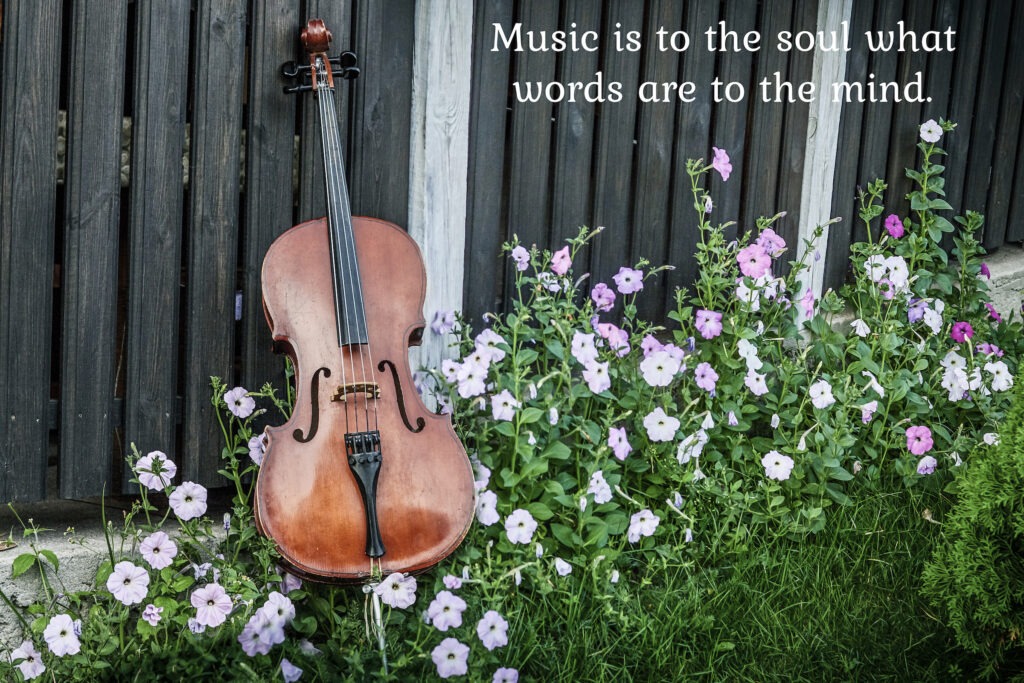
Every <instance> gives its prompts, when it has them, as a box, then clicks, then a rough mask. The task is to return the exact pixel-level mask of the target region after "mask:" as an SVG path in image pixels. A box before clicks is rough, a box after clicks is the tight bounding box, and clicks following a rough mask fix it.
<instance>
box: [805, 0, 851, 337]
mask: <svg viewBox="0 0 1024 683" xmlns="http://www.w3.org/2000/svg"><path fill="white" fill-rule="evenodd" d="M851 2H852V0H824V1H823V2H821V3H819V4H817V7H816V8H815V7H813V6H812V5H811V4H810V3H807V4H806V5H804V6H803V7H801V8H800V9H799V10H798V12H799V14H800V15H801V17H802V21H801V23H803V21H807V20H809V16H807V14H809V13H810V12H812V11H815V9H816V12H815V15H816V19H815V22H816V24H817V30H818V32H821V33H824V34H828V33H829V32H830V31H835V32H837V33H838V32H839V31H840V30H841V27H842V25H843V22H844V21H849V19H850V12H851ZM845 73H846V55H845V53H843V52H825V51H817V52H816V53H815V54H814V57H813V66H812V75H811V80H812V81H813V82H815V83H816V84H817V91H818V92H819V93H820V92H821V91H822V90H827V88H828V85H829V84H830V83H836V82H841V81H842V80H843V76H844V75H845ZM841 106H842V104H841V103H838V102H833V101H832V98H831V97H818V98H817V99H816V100H815V101H814V103H813V104H812V105H810V106H809V112H810V119H809V121H808V123H807V126H806V137H805V138H804V139H805V140H806V146H805V148H804V154H803V157H804V158H803V178H802V180H803V183H802V193H801V194H802V196H801V197H800V213H799V216H798V218H797V220H798V221H799V226H800V232H799V234H798V236H797V237H798V240H797V244H795V245H792V247H791V252H790V253H793V254H795V255H796V257H797V259H799V260H803V261H804V262H805V263H807V265H808V269H807V270H804V271H801V272H800V274H799V275H798V277H799V281H800V282H801V283H802V284H803V286H804V291H807V290H808V289H809V290H810V291H812V292H814V296H815V297H816V298H820V297H821V295H822V292H823V284H824V274H825V262H824V260H823V259H822V258H821V256H822V254H821V252H822V251H823V250H824V249H825V246H826V245H825V243H824V242H823V241H816V240H815V231H816V229H817V227H818V226H819V225H824V224H825V223H827V222H828V221H829V219H830V218H831V217H832V201H831V199H832V187H831V185H830V183H831V182H832V179H833V178H834V177H835V165H836V159H837V147H838V145H837V142H838V140H839V118H840V107H841ZM790 244H792V242H790ZM812 250H813V251H812ZM808 252H811V253H808ZM794 294H798V293H796V292H794ZM798 311H799V313H798V315H800V316H801V319H803V318H804V317H806V316H805V314H804V309H803V307H800V308H799V309H798Z"/></svg>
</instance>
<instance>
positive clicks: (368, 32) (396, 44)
mask: <svg viewBox="0 0 1024 683" xmlns="http://www.w3.org/2000/svg"><path fill="white" fill-rule="evenodd" d="M357 8H358V16H357V23H356V33H355V37H356V43H355V50H356V53H357V54H358V55H359V56H360V59H361V60H362V63H363V72H362V74H361V75H360V76H359V78H358V79H356V80H355V81H354V83H353V86H354V87H353V88H352V90H351V93H344V92H343V93H341V96H342V97H343V98H344V97H351V98H352V100H353V101H352V103H351V106H350V111H352V144H351V146H350V149H351V152H350V153H349V155H350V156H351V157H352V160H351V164H350V166H351V168H352V172H351V173H350V174H349V185H350V186H351V193H350V194H351V196H352V212H353V214H356V215H362V216H373V217H375V218H380V219H383V220H386V221H390V222H392V223H394V224H396V225H399V226H401V227H402V228H406V226H407V224H408V222H409V156H410V154H411V152H410V148H409V144H410V138H409V130H410V128H411V126H412V119H411V114H412V88H411V87H410V83H412V55H413V50H412V46H413V43H414V23H415V22H414V20H415V14H416V12H415V3H411V2H408V1H407V0H377V1H375V2H368V3H357Z"/></svg>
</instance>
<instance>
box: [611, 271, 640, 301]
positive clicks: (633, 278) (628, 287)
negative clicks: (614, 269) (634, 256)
mask: <svg viewBox="0 0 1024 683" xmlns="http://www.w3.org/2000/svg"><path fill="white" fill-rule="evenodd" d="M612 279H613V280H615V287H616V289H618V290H619V293H620V294H635V293H636V292H639V291H640V290H641V289H643V288H644V273H643V271H642V270H636V269H635V268H627V267H625V266H623V267H621V268H619V272H618V273H616V274H615V276H614V277H613V278H612Z"/></svg>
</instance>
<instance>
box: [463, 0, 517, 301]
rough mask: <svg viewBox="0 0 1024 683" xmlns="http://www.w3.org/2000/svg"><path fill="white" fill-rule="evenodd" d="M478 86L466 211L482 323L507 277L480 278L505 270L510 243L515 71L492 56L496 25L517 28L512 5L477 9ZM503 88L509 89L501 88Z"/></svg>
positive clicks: (469, 288) (502, 1)
mask: <svg viewBox="0 0 1024 683" xmlns="http://www.w3.org/2000/svg"><path fill="white" fill-rule="evenodd" d="M473 21H474V24H475V28H474V41H473V85H472V97H471V100H470V121H469V178H468V181H469V187H468V190H467V192H468V200H467V204H468V206H467V211H466V269H465V270H466V275H465V281H466V283H467V284H466V288H465V294H464V296H463V306H464V310H465V311H466V312H467V313H469V314H470V315H472V316H474V317H476V318H477V319H479V316H480V315H482V314H483V313H484V312H486V311H496V310H498V308H497V307H498V302H499V298H500V296H501V282H502V279H501V278H497V277H480V276H479V274H480V273H494V272H498V271H501V270H502V269H503V268H504V264H503V263H501V262H499V260H498V253H499V250H500V248H501V243H502V242H503V241H504V240H505V222H504V212H505V203H504V192H503V190H504V187H505V183H504V167H505V155H506V153H507V151H508V150H507V148H506V146H505V144H504V142H505V130H506V125H507V121H508V118H507V117H508V113H507V112H508V110H507V107H508V98H509V93H508V87H509V66H510V63H511V59H510V56H509V52H508V51H507V50H498V51H497V52H492V51H491V47H493V45H492V43H493V32H494V28H493V25H494V24H496V23H497V24H501V25H502V26H504V27H508V26H511V24H512V23H513V21H512V0H494V1H492V2H485V3H480V4H478V5H477V6H476V8H475V15H474V19H473ZM499 85H503V87H498V86H499Z"/></svg>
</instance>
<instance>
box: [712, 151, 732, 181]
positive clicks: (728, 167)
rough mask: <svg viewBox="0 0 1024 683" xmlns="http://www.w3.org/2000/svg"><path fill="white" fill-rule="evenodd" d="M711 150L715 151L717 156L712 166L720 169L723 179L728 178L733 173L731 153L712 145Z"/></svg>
mask: <svg viewBox="0 0 1024 683" xmlns="http://www.w3.org/2000/svg"><path fill="white" fill-rule="evenodd" d="M711 151H712V152H714V153H715V158H714V159H712V160H711V168H713V169H715V170H716V171H718V174H719V175H720V176H722V180H728V179H729V174H730V173H732V163H731V162H730V161H729V153H728V152H726V151H725V150H724V149H718V148H717V147H712V148H711Z"/></svg>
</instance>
